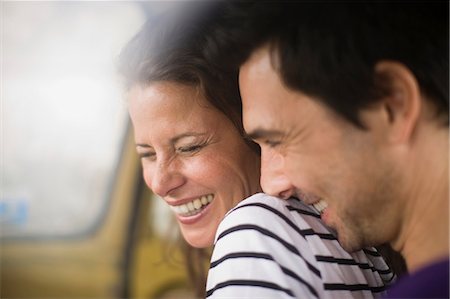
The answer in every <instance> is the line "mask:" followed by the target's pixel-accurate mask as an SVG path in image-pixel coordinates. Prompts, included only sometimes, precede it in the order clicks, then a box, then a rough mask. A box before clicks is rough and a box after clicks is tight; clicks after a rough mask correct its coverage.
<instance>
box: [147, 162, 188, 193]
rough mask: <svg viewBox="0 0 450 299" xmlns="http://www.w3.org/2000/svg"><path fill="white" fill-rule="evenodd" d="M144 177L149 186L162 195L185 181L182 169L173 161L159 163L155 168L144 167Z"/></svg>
mask: <svg viewBox="0 0 450 299" xmlns="http://www.w3.org/2000/svg"><path fill="white" fill-rule="evenodd" d="M144 177H145V181H146V183H147V185H148V187H149V188H150V189H151V190H152V191H153V192H154V193H156V194H157V195H159V196H160V197H165V196H167V195H169V194H170V193H171V192H172V191H173V190H176V189H177V188H178V187H180V186H182V185H183V184H184V183H185V177H184V176H183V175H182V173H181V171H180V169H178V167H177V166H176V165H173V164H171V163H158V164H157V165H156V166H155V168H154V169H149V170H148V171H146V170H145V169H144Z"/></svg>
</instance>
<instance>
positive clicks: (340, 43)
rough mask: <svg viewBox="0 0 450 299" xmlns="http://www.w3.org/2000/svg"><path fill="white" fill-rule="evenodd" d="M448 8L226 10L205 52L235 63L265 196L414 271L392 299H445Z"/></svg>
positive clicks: (351, 245) (274, 6)
mask: <svg viewBox="0 0 450 299" xmlns="http://www.w3.org/2000/svg"><path fill="white" fill-rule="evenodd" d="M448 11H449V7H448V2H426V3H418V2H414V3H401V2H395V3H388V2H384V3H377V2H370V3H360V2H358V3H355V2H353V3H292V2H287V3H282V2H276V3H267V2H266V3H264V2H256V3H249V2H245V3H237V4H236V3H233V4H232V5H230V7H229V8H228V10H227V11H226V12H225V15H226V17H225V18H224V26H223V27H222V28H219V29H216V40H215V41H214V42H213V43H212V44H213V45H214V47H209V48H207V49H206V51H205V52H206V55H209V56H213V57H214V59H212V61H218V56H217V55H216V54H217V52H215V51H218V52H219V56H220V54H223V55H222V56H220V57H221V59H222V60H221V62H222V64H223V65H225V66H231V67H233V66H238V67H239V66H240V78H239V83H240V89H241V96H242V104H243V122H244V128H245V130H246V132H247V133H248V135H249V136H250V137H251V138H252V139H253V140H255V141H256V142H257V143H259V144H260V145H261V149H262V161H263V162H262V177H261V183H262V187H263V190H264V191H265V192H266V193H270V194H272V195H276V196H279V197H282V198H288V197H290V196H298V197H300V198H301V199H302V200H303V201H305V202H306V203H308V204H312V205H314V206H315V207H316V208H317V209H319V210H320V211H321V212H322V219H323V220H324V222H325V223H326V224H327V225H329V226H330V227H332V228H333V229H335V230H336V231H337V234H338V239H339V242H340V243H341V245H342V246H343V247H344V248H345V249H346V250H348V251H354V250H357V249H360V248H362V247H364V246H375V245H379V244H382V243H384V242H389V243H390V244H391V246H392V247H393V248H394V249H396V250H397V251H399V252H401V254H402V255H403V257H404V258H405V260H406V263H407V267H408V271H409V273H410V276H409V277H406V278H403V279H401V280H400V281H399V282H398V283H397V285H396V286H395V287H393V288H392V289H391V292H390V294H389V295H390V296H392V297H426V298H430V297H433V298H434V297H439V298H441V297H448V296H449V291H448V289H449V275H448V272H449V263H448V261H449V260H448V259H449V257H448V256H449V246H448V245H449V203H448V200H449V193H448V188H449V174H448V164H449V160H448V155H449V147H448V146H449V135H448V134H449V128H448V124H449V121H448V119H449V118H448V114H449V105H448V99H449V95H448V82H449V78H448V74H449V61H448V55H449V52H448V47H449V40H448V34H449V33H448ZM217 49H219V50H217ZM280 173H282V174H283V175H282V176H280ZM274 174H276V177H275V176H273V175H274ZM275 178H276V179H275Z"/></svg>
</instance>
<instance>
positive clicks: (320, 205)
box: [313, 199, 328, 213]
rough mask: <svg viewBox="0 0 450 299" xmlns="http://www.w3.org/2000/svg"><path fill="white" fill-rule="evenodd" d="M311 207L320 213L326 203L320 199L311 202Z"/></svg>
mask: <svg viewBox="0 0 450 299" xmlns="http://www.w3.org/2000/svg"><path fill="white" fill-rule="evenodd" d="M313 207H314V208H316V210H317V211H319V213H322V212H323V210H325V209H326V208H327V207H328V204H327V203H326V202H325V201H324V200H323V199H322V200H320V201H319V202H316V203H315V204H313Z"/></svg>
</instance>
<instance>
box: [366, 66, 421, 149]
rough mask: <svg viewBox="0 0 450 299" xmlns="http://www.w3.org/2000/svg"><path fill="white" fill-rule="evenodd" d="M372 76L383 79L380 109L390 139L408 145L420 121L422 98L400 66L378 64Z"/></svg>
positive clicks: (408, 75)
mask: <svg viewBox="0 0 450 299" xmlns="http://www.w3.org/2000/svg"><path fill="white" fill-rule="evenodd" d="M375 74H376V76H377V77H378V78H383V79H382V81H383V88H384V95H383V96H382V103H383V109H384V110H385V113H386V114H387V118H386V119H387V121H388V124H387V125H388V127H389V140H390V141H391V142H394V143H404V142H408V141H409V140H410V138H411V136H412V134H413V131H414V128H415V127H416V124H417V122H418V120H419V116H420V109H421V95H420V88H419V84H418V82H417V80H416V77H415V76H414V74H413V73H412V72H411V71H410V70H409V69H408V68H407V67H406V66H405V65H403V64H401V63H399V62H395V61H387V60H384V61H380V62H378V63H377V64H376V65H375Z"/></svg>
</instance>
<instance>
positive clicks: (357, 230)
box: [239, 47, 400, 251]
mask: <svg viewBox="0 0 450 299" xmlns="http://www.w3.org/2000/svg"><path fill="white" fill-rule="evenodd" d="M271 57H272V55H271V53H270V52H269V48H268V47H262V48H260V49H258V50H257V51H255V52H254V53H253V55H252V56H251V57H250V59H249V60H248V61H247V62H246V63H245V64H244V65H243V66H242V67H241V70H240V78H239V83H240V88H241V95H242V102H243V121H244V128H245V130H246V131H247V133H248V134H249V135H250V137H252V138H253V139H254V140H255V141H256V142H258V143H259V144H260V145H261V149H262V178H261V184H262V188H263V190H264V191H265V192H267V193H270V194H272V195H275V196H280V195H282V194H286V192H288V193H290V194H293V195H296V196H298V197H300V198H301V199H303V200H304V201H305V202H306V203H308V204H315V206H317V207H318V208H319V209H321V208H323V206H324V205H327V208H325V209H324V210H323V211H322V219H323V220H324V221H325V223H326V224H327V225H329V226H331V227H332V228H334V229H335V230H336V231H337V232H338V237H339V241H340V243H341V244H342V246H343V247H344V248H345V249H347V250H348V251H353V250H357V249H359V248H361V247H363V246H367V245H376V244H380V243H382V242H385V241H386V240H389V239H390V238H392V237H393V236H394V235H395V234H396V233H397V231H396V230H395V228H396V227H398V219H397V218H398V217H395V215H396V211H397V209H398V208H400V207H397V206H394V205H393V204H392V203H390V202H391V200H390V199H392V198H393V197H394V196H396V195H395V194H394V193H393V189H395V188H393V186H395V184H396V181H395V179H393V178H394V177H396V176H395V173H396V172H395V171H394V170H393V169H391V167H390V166H389V165H391V163H390V159H391V157H392V156H393V155H390V154H389V150H388V149H386V148H385V147H384V145H383V144H384V143H383V142H382V140H381V139H382V138H381V137H380V136H382V134H380V133H379V131H378V130H377V129H375V130H371V129H370V128H369V129H368V130H362V129H360V128H357V127H355V126H354V125H353V124H351V123H349V122H348V121H347V120H345V119H343V118H342V117H340V116H339V115H337V114H336V113H334V112H333V111H332V110H330V109H329V108H327V107H326V106H324V104H322V103H320V102H319V101H317V100H316V99H314V98H313V97H310V96H308V95H305V94H303V93H301V92H299V91H294V90H292V89H289V88H287V87H286V86H285V85H284V84H283V83H282V81H281V79H280V77H279V75H278V72H277V71H276V70H275V69H274V65H273V61H272V60H271ZM325 75H326V74H325ZM365 116H366V115H363V117H365ZM367 117H368V118H370V117H372V116H371V115H370V113H368V114H367ZM273 164H277V165H273ZM280 173H282V176H281V174H280ZM272 176H273V177H272ZM280 177H283V178H286V184H280V179H279V178H280ZM283 188H285V189H286V188H288V189H290V190H285V189H283ZM281 197H285V196H281ZM380 216H381V217H380ZM380 218H381V219H380Z"/></svg>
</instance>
